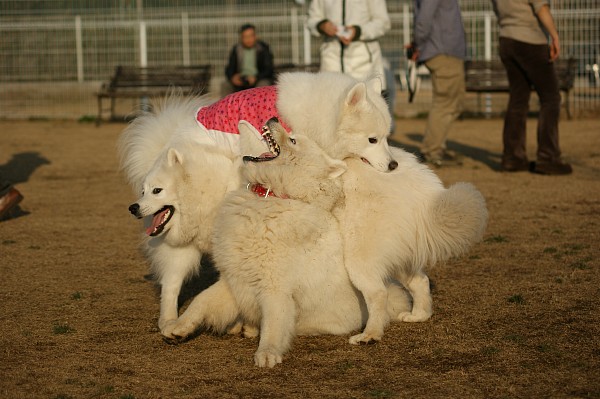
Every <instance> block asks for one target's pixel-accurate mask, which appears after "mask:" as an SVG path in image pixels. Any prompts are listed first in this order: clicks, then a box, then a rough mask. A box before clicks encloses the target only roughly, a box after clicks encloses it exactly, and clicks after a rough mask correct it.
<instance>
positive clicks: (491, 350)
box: [481, 346, 500, 356]
mask: <svg viewBox="0 0 600 399" xmlns="http://www.w3.org/2000/svg"><path fill="white" fill-rule="evenodd" d="M496 353H500V349H499V348H496V347H495V346H486V347H485V348H481V354H482V355H484V356H493V355H495V354H496Z"/></svg>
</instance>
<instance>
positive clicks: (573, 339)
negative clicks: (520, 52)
mask: <svg viewBox="0 0 600 399" xmlns="http://www.w3.org/2000/svg"><path fill="white" fill-rule="evenodd" d="M424 124H425V122H424V121H423V120H399V121H398V125H397V131H396V134H395V135H394V136H393V140H394V141H395V142H396V143H398V144H401V145H403V146H405V147H407V148H409V149H411V148H414V147H415V146H416V144H417V143H418V142H419V141H420V139H421V133H422V132H423V130H424ZM124 127H125V125H123V124H107V125H102V126H101V127H99V128H97V127H95V126H94V125H93V124H82V123H76V122H65V121H39V122H23V121H16V122H12V121H0V132H1V133H0V173H1V174H2V175H4V176H6V177H8V178H10V179H12V180H13V181H14V182H15V185H16V187H17V188H18V189H19V190H20V191H21V192H22V193H23V194H24V196H25V200H24V201H23V202H22V204H21V208H22V213H21V215H19V216H18V217H16V218H14V219H10V220H6V221H3V222H0V272H1V279H2V282H1V283H0V317H1V320H2V333H1V334H0V397H1V398H52V399H58V398H63V399H64V398H120V399H133V398H136V399H142V398H200V397H208V398H213V397H214V398H301V397H302V398H304V397H310V398H334V397H335V398H338V397H339V398H403V397H413V398H463V397H465V398H466V397H469V398H471V397H473V398H542V397H544V398H545V397H553V398H598V397H600V338H599V337H600V262H599V255H600V250H599V241H600V235H599V230H600V218H599V214H600V120H599V119H593V120H578V121H563V122H561V125H560V130H561V145H562V148H563V151H564V155H565V158H566V159H567V160H569V161H570V162H572V164H573V166H574V170H575V172H574V174H573V175H571V176H560V177H555V176H552V177H550V176H539V175H533V174H530V173H526V172H523V173H516V174H506V173H501V172H498V171H497V168H498V163H499V153H500V151H501V130H502V121H501V120H500V119H491V120H464V121H459V122H457V123H456V125H455V127H454V130H453V132H452V133H451V137H450V138H451V143H450V148H451V149H454V150H457V151H459V152H462V153H463V154H465V156H466V161H465V165H464V166H462V167H460V168H447V169H439V170H438V173H439V176H440V177H441V178H442V180H443V181H444V182H445V183H446V184H451V183H453V182H456V181H470V182H472V183H474V184H475V185H476V186H477V187H478V188H479V189H480V190H481V192H482V193H483V194H484V196H485V198H486V199H487V203H488V207H489V211H490V220H489V227H488V229H487V233H486V235H485V240H484V241H483V242H482V243H480V244H478V245H477V246H475V248H474V249H473V250H472V251H471V252H470V253H469V254H468V255H466V256H464V257H461V258H459V259H455V260H452V261H450V262H448V263H446V264H444V265H439V266H437V267H435V268H434V269H432V270H430V272H429V274H430V276H431V279H432V281H433V283H434V289H433V298H434V312H435V313H434V316H433V317H432V319H431V320H429V321H428V322H425V323H418V324H408V323H404V324H400V323H395V324H392V325H391V326H390V327H389V328H388V329H387V331H386V335H385V336H384V339H383V341H381V342H380V343H377V344H375V345H369V346H351V345H349V344H348V342H347V341H348V336H321V337H298V338H297V339H296V340H295V344H294V347H293V349H292V350H291V351H290V352H289V353H288V354H287V355H286V356H285V358H284V363H283V364H282V365H279V366H277V367H276V368H274V369H270V370H265V369H259V368H256V367H254V365H253V362H252V355H253V353H254V351H255V349H256V346H257V341H256V340H255V339H244V338H241V337H238V336H214V335H210V334H201V335H199V336H197V337H195V338H194V339H192V340H190V341H188V342H186V343H183V344H180V345H169V344H167V343H165V342H164V341H163V340H162V338H161V336H160V334H159V333H158V331H157V328H156V323H157V317H158V297H157V290H156V288H155V286H154V284H153V283H152V282H151V281H149V280H148V279H147V278H146V277H145V276H146V275H147V273H148V266H147V263H146V261H145V260H144V258H143V257H142V255H141V254H140V252H139V250H138V245H137V244H138V239H139V235H138V234H139V232H140V229H141V226H140V225H139V223H138V222H137V221H136V220H134V219H133V218H132V217H131V216H130V215H129V214H128V211H127V206H128V205H129V203H131V202H132V201H133V199H134V196H133V194H132V193H131V190H130V189H129V187H128V186H127V185H126V183H125V182H124V179H123V178H122V176H121V175H120V174H119V172H118V170H117V168H118V165H117V157H116V150H115V142H116V139H117V137H118V135H119V133H120V132H121V131H122V129H123V128H124ZM528 128H529V141H530V147H529V148H530V151H531V156H532V158H533V154H534V151H535V144H534V141H535V121H534V120H531V121H530V122H529V124H528ZM365 206H377V204H376V203H374V204H365ZM208 277H210V275H209V274H202V275H201V278H208Z"/></svg>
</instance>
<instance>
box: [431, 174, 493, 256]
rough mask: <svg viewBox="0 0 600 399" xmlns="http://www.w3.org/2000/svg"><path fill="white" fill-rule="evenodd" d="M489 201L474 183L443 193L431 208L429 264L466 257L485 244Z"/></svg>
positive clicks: (456, 186)
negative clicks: (478, 246) (480, 244)
mask: <svg viewBox="0 0 600 399" xmlns="http://www.w3.org/2000/svg"><path fill="white" fill-rule="evenodd" d="M487 218H488V212H487V207H486V205H485V199H484V198H483V196H482V195H481V193H480V192H479V191H478V190H477V189H476V188H475V187H474V186H473V185H472V184H470V183H456V184H454V185H453V186H451V187H450V188H448V189H447V190H443V191H442V192H440V194H439V195H438V197H437V198H436V199H435V200H434V202H433V204H432V206H431V208H430V218H429V221H430V225H429V226H428V229H427V230H428V232H427V240H426V241H427V242H428V247H429V250H430V251H431V258H430V259H429V262H428V263H431V264H433V263H436V262H438V261H444V260H447V259H449V258H451V257H453V256H459V255H462V254H464V253H466V252H467V251H468V250H469V249H470V248H471V246H472V245H473V244H475V243H477V242H479V241H481V239H482V238H483V234H484V232H485V228H486V226H487Z"/></svg>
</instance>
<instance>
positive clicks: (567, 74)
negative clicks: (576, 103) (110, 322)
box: [465, 58, 577, 119]
mask: <svg viewBox="0 0 600 399" xmlns="http://www.w3.org/2000/svg"><path fill="white" fill-rule="evenodd" d="M554 70H555V71H556V75H557V77H558V88H559V89H560V91H561V92H563V93H565V98H564V104H565V108H566V111H567V117H568V118H569V119H571V109H570V104H569V92H570V91H571V89H572V88H573V84H574V82H575V73H576V70H577V60H576V59H575V58H568V59H560V58H559V59H558V60H556V61H555V62H554ZM465 84H466V91H468V92H475V93H478V94H481V93H500V92H508V91H509V85H508V78H507V76H506V70H505V69H504V65H502V62H501V61H500V60H493V61H466V62H465ZM532 90H533V87H532Z"/></svg>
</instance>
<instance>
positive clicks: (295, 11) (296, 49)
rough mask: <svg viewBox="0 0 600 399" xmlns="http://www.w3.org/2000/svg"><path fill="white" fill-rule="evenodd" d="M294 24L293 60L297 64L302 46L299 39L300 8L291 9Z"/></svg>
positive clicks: (292, 24) (292, 23)
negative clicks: (300, 46)
mask: <svg viewBox="0 0 600 399" xmlns="http://www.w3.org/2000/svg"><path fill="white" fill-rule="evenodd" d="M290 18H291V23H290V25H291V26H292V62H293V63H294V64H296V65H298V64H299V63H300V48H299V39H298V9H297V8H296V7H293V8H292V9H291V11H290Z"/></svg>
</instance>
